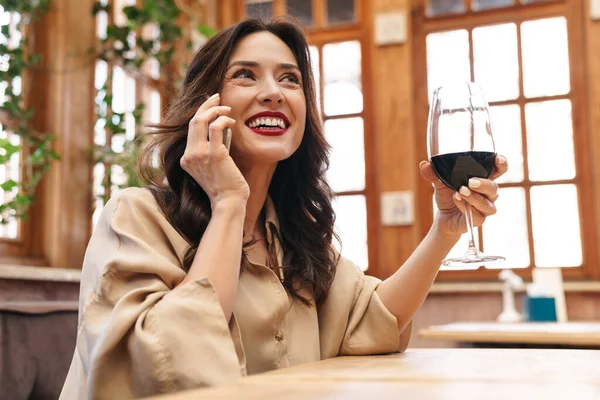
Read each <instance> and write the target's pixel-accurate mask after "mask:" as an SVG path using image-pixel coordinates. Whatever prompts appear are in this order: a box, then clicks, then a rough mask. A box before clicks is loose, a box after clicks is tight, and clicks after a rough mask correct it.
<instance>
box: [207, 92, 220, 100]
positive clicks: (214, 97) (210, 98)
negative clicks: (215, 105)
mask: <svg viewBox="0 0 600 400" xmlns="http://www.w3.org/2000/svg"><path fill="white" fill-rule="evenodd" d="M219 96H220V95H219V93H215V94H213V95H212V96H210V97H209V98H208V99H209V100H212V99H216V98H217V97H219Z"/></svg>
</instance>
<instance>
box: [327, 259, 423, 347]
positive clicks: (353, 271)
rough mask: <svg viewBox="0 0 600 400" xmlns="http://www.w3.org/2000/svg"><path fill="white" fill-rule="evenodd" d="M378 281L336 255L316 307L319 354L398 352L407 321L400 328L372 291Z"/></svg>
mask: <svg viewBox="0 0 600 400" xmlns="http://www.w3.org/2000/svg"><path fill="white" fill-rule="evenodd" d="M380 283H381V281H380V280H379V279H377V278H374V277H372V276H366V275H364V273H363V272H362V271H361V270H360V268H358V266H356V265H355V264H354V263H352V262H351V261H349V260H347V259H345V258H343V257H340V261H339V262H338V265H337V270H336V275H335V278H334V280H333V283H332V285H331V288H330V290H329V295H328V297H327V299H326V300H325V302H324V303H323V304H322V305H321V307H320V309H319V330H320V341H321V357H322V358H323V359H325V358H331V357H336V356H348V355H369V354H385V353H393V352H399V351H400V352H401V351H404V350H405V349H406V347H407V346H408V341H409V339H410V332H411V325H412V322H411V324H409V325H408V326H407V327H406V328H405V329H404V331H403V332H400V331H399V329H398V325H397V321H396V317H395V316H394V315H393V314H392V313H390V312H389V311H388V309H387V308H386V307H385V305H384V304H383V303H382V302H381V300H380V299H379V296H378V295H377V293H376V292H375V290H376V289H377V286H379V284H380Z"/></svg>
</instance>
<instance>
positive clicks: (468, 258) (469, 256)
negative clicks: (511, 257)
mask: <svg viewBox="0 0 600 400" xmlns="http://www.w3.org/2000/svg"><path fill="white" fill-rule="evenodd" d="M504 261H506V258H504V257H502V256H488V255H487V254H483V253H482V252H480V251H479V250H477V249H475V248H471V249H469V250H467V252H466V253H465V254H464V255H463V256H462V257H455V258H447V259H445V260H444V261H442V265H443V266H444V267H446V268H448V269H450V268H452V269H456V270H465V269H478V268H479V267H481V266H483V265H491V264H500V263H503V262H504Z"/></svg>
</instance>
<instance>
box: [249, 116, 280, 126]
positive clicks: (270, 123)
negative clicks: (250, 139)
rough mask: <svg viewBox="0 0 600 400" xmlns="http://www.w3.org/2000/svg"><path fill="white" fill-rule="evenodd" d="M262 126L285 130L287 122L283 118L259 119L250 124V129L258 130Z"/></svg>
mask: <svg viewBox="0 0 600 400" xmlns="http://www.w3.org/2000/svg"><path fill="white" fill-rule="evenodd" d="M260 125H262V126H266V127H270V128H282V129H285V122H284V121H283V119H281V118H257V119H255V120H254V121H252V122H250V123H249V124H248V126H249V127H250V128H256V127H258V126H260Z"/></svg>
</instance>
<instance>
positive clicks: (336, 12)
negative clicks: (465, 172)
mask: <svg viewBox="0 0 600 400" xmlns="http://www.w3.org/2000/svg"><path fill="white" fill-rule="evenodd" d="M361 6H362V5H361V1H359V0H316V1H306V0H286V1H281V0H271V1H269V0H267V1H265V0H246V1H244V2H243V10H244V13H245V15H248V16H254V17H258V18H264V19H270V18H271V17H273V16H278V15H285V14H287V15H291V16H293V17H295V18H297V19H298V20H299V21H300V22H301V23H302V24H303V25H304V26H305V28H306V29H307V32H308V36H309V41H310V42H311V47H310V51H311V58H312V62H313V73H314V76H315V81H316V84H317V98H318V102H319V109H320V110H321V117H322V119H323V121H324V132H325V135H326V138H327V141H328V142H329V144H330V145H331V146H332V152H331V157H330V161H331V167H330V170H329V171H328V175H327V178H328V180H329V183H330V185H331V187H332V189H333V190H334V192H335V194H336V196H335V200H334V204H333V205H334V209H335V212H336V215H337V221H336V231H337V232H338V234H339V235H340V237H341V241H342V248H341V251H342V254H343V255H344V256H345V257H347V258H349V259H350V260H352V261H353V262H355V263H356V264H357V265H359V266H360V267H361V268H362V269H364V270H366V269H367V268H369V265H371V266H373V267H372V268H371V269H369V272H370V273H375V274H376V271H375V270H376V266H377V260H376V254H377V251H376V248H375V246H376V242H377V238H376V237H374V234H372V233H369V232H375V231H376V229H369V226H370V225H371V224H377V223H378V221H376V220H375V219H374V218H369V210H370V209H371V207H372V206H374V204H376V203H377V201H378V199H377V196H376V194H375V193H374V192H373V189H371V187H372V186H371V182H370V180H369V178H368V177H369V174H368V170H369V168H371V166H370V164H369V163H368V160H369V157H368V156H369V149H370V148H371V138H370V137H369V136H368V134H366V133H367V132H368V128H367V127H368V126H369V120H368V104H369V102H368V101H367V100H366V99H365V96H366V95H367V94H366V93H365V92H366V90H365V83H364V82H365V77H364V75H363V68H365V58H366V57H364V56H363V50H364V48H365V47H364V46H365V45H368V43H367V42H366V39H365V37H364V33H363V30H361V28H360V25H361V18H360V16H361V13H360V9H361ZM244 13H242V14H244ZM373 196H375V197H373ZM338 248H339V247H338Z"/></svg>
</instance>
